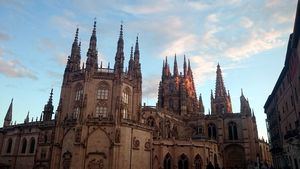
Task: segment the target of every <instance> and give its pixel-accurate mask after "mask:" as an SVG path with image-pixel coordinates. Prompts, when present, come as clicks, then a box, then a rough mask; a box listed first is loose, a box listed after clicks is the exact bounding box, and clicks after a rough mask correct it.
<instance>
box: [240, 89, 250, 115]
mask: <svg viewBox="0 0 300 169" xmlns="http://www.w3.org/2000/svg"><path fill="white" fill-rule="evenodd" d="M240 103H241V107H240V111H241V113H242V114H246V115H249V116H251V108H250V104H249V101H248V100H247V99H246V97H245V96H244V93H243V89H241V97H240Z"/></svg>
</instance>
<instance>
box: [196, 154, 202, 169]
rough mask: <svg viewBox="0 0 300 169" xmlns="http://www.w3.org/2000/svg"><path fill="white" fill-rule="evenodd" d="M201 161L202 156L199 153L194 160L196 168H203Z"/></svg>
mask: <svg viewBox="0 0 300 169" xmlns="http://www.w3.org/2000/svg"><path fill="white" fill-rule="evenodd" d="M201 161H202V160H201V156H200V155H199V154H197V155H196V157H195V160H194V165H195V169H201V163H202V162H201Z"/></svg>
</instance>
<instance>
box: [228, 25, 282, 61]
mask: <svg viewBox="0 0 300 169" xmlns="http://www.w3.org/2000/svg"><path fill="white" fill-rule="evenodd" d="M283 34H284V32H281V31H277V30H270V31H268V32H265V31H262V32H252V33H251V35H250V37H249V39H248V40H247V41H245V42H243V43H242V44H241V45H239V46H234V47H230V48H228V49H227V50H226V51H225V56H226V57H228V58H230V59H232V60H240V59H244V58H247V57H250V56H252V55H254V54H257V53H260V52H263V51H266V50H269V49H272V48H276V47H279V46H282V45H284V44H285V43H284V41H283V40H282V39H281V37H282V35H283Z"/></svg>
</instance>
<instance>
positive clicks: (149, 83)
mask: <svg viewBox="0 0 300 169" xmlns="http://www.w3.org/2000/svg"><path fill="white" fill-rule="evenodd" d="M159 81H160V76H159V75H148V76H147V77H144V78H143V98H144V100H147V99H157V95H158V84H159Z"/></svg>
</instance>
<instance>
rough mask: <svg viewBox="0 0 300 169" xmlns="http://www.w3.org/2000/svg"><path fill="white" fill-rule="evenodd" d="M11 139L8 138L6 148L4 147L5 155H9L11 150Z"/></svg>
mask: <svg viewBox="0 0 300 169" xmlns="http://www.w3.org/2000/svg"><path fill="white" fill-rule="evenodd" d="M12 142H13V141H12V139H11V138H9V139H8V140H7V147H6V153H11V149H12Z"/></svg>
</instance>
